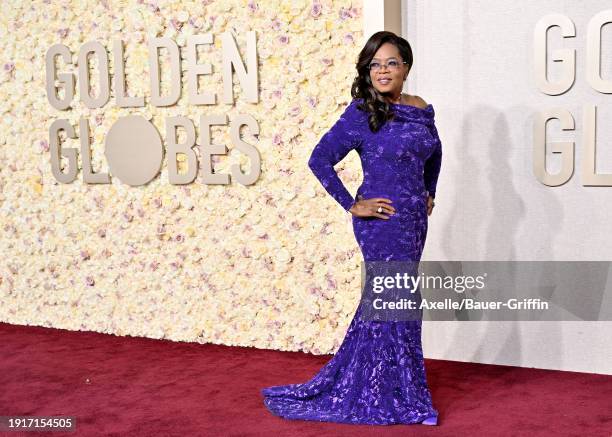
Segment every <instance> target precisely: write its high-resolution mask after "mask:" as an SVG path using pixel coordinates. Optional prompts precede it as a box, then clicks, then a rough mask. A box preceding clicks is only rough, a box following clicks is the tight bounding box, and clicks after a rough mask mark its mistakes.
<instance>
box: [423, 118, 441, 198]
mask: <svg viewBox="0 0 612 437" xmlns="http://www.w3.org/2000/svg"><path fill="white" fill-rule="evenodd" d="M431 133H432V135H433V138H434V141H435V144H436V146H435V148H434V151H433V152H432V154H431V155H430V156H429V158H427V160H426V161H425V167H424V172H423V178H424V181H425V189H426V190H427V192H428V193H429V195H430V196H431V197H434V198H435V197H436V185H437V183H438V175H439V174H440V167H441V164H442V142H441V141H440V137H439V135H438V130H437V129H436V125H435V124H432V125H431Z"/></svg>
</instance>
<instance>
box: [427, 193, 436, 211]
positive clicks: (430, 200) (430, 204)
mask: <svg viewBox="0 0 612 437" xmlns="http://www.w3.org/2000/svg"><path fill="white" fill-rule="evenodd" d="M434 206H435V203H434V198H433V197H431V196H427V215H431V212H432V211H433V209H434Z"/></svg>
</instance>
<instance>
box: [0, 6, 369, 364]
mask: <svg viewBox="0 0 612 437" xmlns="http://www.w3.org/2000/svg"><path fill="white" fill-rule="evenodd" d="M361 11H362V5H361V2H359V1H353V2H350V1H332V0H328V1H325V0H321V1H306V0H293V1H287V2H276V1H253V0H251V1H230V0H223V1H197V2H195V1H146V0H138V1H110V0H108V1H93V0H89V1H78V2H77V1H60V2H50V1H48V0H46V1H43V0H35V1H31V2H11V3H10V4H8V5H4V6H3V8H2V12H1V13H0V45H1V51H2V53H3V57H2V62H3V65H2V69H1V71H0V95H1V96H2V99H0V114H1V115H0V159H1V162H2V165H0V252H1V253H2V261H1V262H0V301H1V303H0V321H3V322H7V323H13V324H22V325H36V326H46V327H55V328H62V329H68V330H83V331H97V332H102V333H112V334H116V335H120V336H144V337H151V338H164V339H169V340H174V341H189V342H200V343H218V344H226V345H241V346H253V347H258V348H273V349H279V350H303V351H307V352H312V353H316V354H322V353H333V352H335V350H336V349H337V347H338V346H339V344H340V342H341V341H342V338H343V336H344V334H345V332H346V328H347V325H348V323H349V322H350V319H351V318H352V315H353V313H354V311H355V309H356V306H357V302H358V300H359V293H360V290H359V287H360V263H361V260H362V258H361V253H360V251H359V248H358V246H357V243H356V242H355V240H354V237H353V234H352V228H351V220H350V215H347V213H346V212H345V211H344V210H342V208H341V207H340V206H339V205H338V204H336V203H335V201H334V200H333V199H332V198H331V197H330V196H329V195H327V193H326V192H325V191H324V189H323V187H322V186H321V185H320V184H319V182H318V181H317V180H316V178H315V177H314V176H313V175H312V173H311V172H310V169H309V168H308V166H307V161H308V158H309V156H310V152H311V150H312V148H313V147H314V145H315V144H316V143H317V141H318V139H319V138H320V137H321V135H322V134H323V133H324V132H325V131H326V130H327V129H329V128H330V127H331V125H332V124H333V123H334V122H335V120H336V119H337V118H338V116H339V115H340V113H341V111H342V109H343V107H344V106H345V105H346V104H348V102H349V101H350V98H351V97H350V85H351V83H352V80H353V77H354V63H355V60H356V58H357V55H358V53H359V50H360V48H361V45H362V37H363V33H362V32H363V31H362V12H361ZM247 31H256V33H257V51H258V57H259V90H260V102H259V103H255V104H253V103H247V102H244V101H241V99H240V97H241V93H240V87H239V85H237V79H235V86H234V88H235V97H236V102H235V104H234V105H227V104H224V103H218V104H217V105H213V106H198V105H191V104H189V102H188V101H187V93H186V92H185V91H184V92H183V94H182V97H181V99H180V100H179V101H178V103H177V104H176V105H174V106H170V107H166V108H157V107H154V106H151V105H149V104H148V103H147V102H148V93H149V86H150V84H149V75H148V52H147V40H148V38H151V37H155V36H167V37H170V38H172V39H173V40H174V41H176V42H177V44H178V45H179V46H181V47H183V46H184V45H185V41H186V38H187V37H188V36H189V35H194V34H200V33H212V34H213V35H214V36H215V43H214V44H213V45H211V46H209V47H207V48H206V47H204V48H203V49H202V51H203V53H204V56H205V58H206V61H208V62H210V63H211V64H212V65H213V73H212V74H211V75H209V76H204V77H202V79H201V81H200V84H201V86H204V87H205V88H206V90H207V91H214V92H216V93H218V95H219V96H220V95H221V93H222V87H221V85H220V83H221V73H220V68H219V66H220V65H221V50H220V38H219V37H218V35H220V34H221V33H223V32H232V33H233V35H234V38H235V40H236V41H237V43H238V45H239V47H241V48H242V47H244V46H245V44H246V43H245V33H246V32H247ZM113 39H121V40H123V41H124V45H125V67H126V82H127V83H128V89H129V94H130V95H137V96H144V97H145V106H144V107H142V108H119V107H117V106H115V105H114V101H113V95H114V90H112V89H111V100H110V101H109V102H108V104H106V105H105V106H104V107H102V108H97V109H88V108H87V107H86V106H85V105H83V104H82V103H81V102H80V101H79V100H78V86H77V94H76V98H75V101H74V102H73V106H72V108H71V109H69V110H66V111H60V110H57V109H54V108H53V107H51V105H49V103H48V101H47V97H46V90H45V53H46V51H47V49H48V48H49V47H50V46H51V45H53V44H56V43H62V44H65V45H66V46H68V47H69V48H70V50H71V52H72V53H73V59H76V56H77V53H78V50H79V48H80V46H81V45H82V44H84V43H85V42H87V41H91V40H96V41H99V42H101V43H102V44H104V45H105V46H106V48H107V50H108V51H109V54H110V52H111V50H112V41H113ZM110 60H111V65H110V68H111V74H112V71H113V60H112V56H111V57H110ZM65 70H66V71H74V72H75V76H76V70H77V67H76V66H74V65H73V66H69V65H68V66H65ZM93 77H94V78H95V77H96V76H95V75H94V76H93ZM94 82H95V81H94ZM217 100H218V101H220V97H218V99H217ZM207 112H214V113H226V114H227V115H228V118H230V119H231V116H232V114H238V113H246V114H250V115H252V116H253V117H254V118H256V119H257V121H258V123H259V127H260V134H259V135H258V138H256V137H254V136H253V135H250V136H249V134H248V133H247V134H246V136H245V138H244V140H245V141H247V142H249V143H251V144H254V145H255V147H257V149H258V150H259V152H260V155H261V175H260V177H259V180H258V181H257V182H256V183H255V184H253V185H250V186H243V185H241V184H239V183H236V182H233V183H232V184H231V185H206V184H204V183H202V182H201V181H200V177H198V178H197V179H196V181H195V182H194V183H192V184H188V185H172V184H170V183H169V181H168V175H167V168H168V165H167V162H166V160H167V159H168V155H167V154H166V155H165V157H164V163H163V165H162V170H161V173H160V174H159V175H158V176H157V178H155V179H154V180H153V181H152V182H150V183H149V184H147V185H144V186H139V187H131V186H128V185H125V184H123V183H121V182H120V181H119V180H118V179H117V178H112V183H111V184H87V183H84V182H83V179H82V174H81V173H82V172H81V171H80V172H79V177H78V178H77V180H76V181H74V182H73V183H70V184H63V183H59V182H58V181H57V180H56V179H55V178H54V176H53V174H52V172H51V167H50V150H49V147H50V146H49V126H50V124H51V123H52V122H53V121H54V120H57V119H60V118H66V119H68V120H69V121H70V123H71V124H72V125H73V126H74V128H75V130H76V131H77V132H78V128H79V118H80V117H85V118H87V120H88V122H89V127H90V135H91V142H92V144H91V153H92V166H93V170H94V171H95V172H108V171H109V170H108V167H107V163H106V162H105V158H104V137H105V134H106V132H107V131H108V129H109V127H110V126H111V125H112V124H113V123H114V121H116V120H117V119H118V118H119V117H121V116H125V115H128V114H141V115H143V116H144V117H145V118H147V119H149V120H150V121H151V123H153V124H154V125H155V126H156V127H157V129H158V130H159V131H160V133H163V129H164V120H165V118H166V117H169V116H173V115H183V116H186V117H188V118H190V119H191V120H193V121H194V124H195V125H196V129H198V122H197V121H198V119H199V116H200V115H201V114H203V113H207ZM211 135H212V138H213V143H215V144H226V145H227V146H228V148H229V149H230V152H229V153H228V155H227V156H221V155H219V156H215V157H214V158H213V162H214V168H215V172H222V173H230V170H229V169H230V166H231V165H232V164H234V163H241V164H242V165H243V168H244V166H245V165H247V166H248V165H249V162H248V161H245V160H244V159H243V158H244V157H243V156H242V155H241V154H240V153H239V152H238V151H236V153H232V143H231V141H230V136H229V129H228V128H227V127H223V126H220V127H215V128H214V129H212V130H211ZM162 138H163V135H162ZM65 141H66V142H65V145H66V146H69V147H79V140H78V139H66V140H65ZM196 153H198V150H197V148H196ZM81 158H82V157H79V162H80V163H81ZM80 165H81V166H82V163H81V164H80ZM184 165H185V162H184V161H183V162H181V163H179V169H181V166H183V167H184ZM336 168H337V170H339V175H340V177H341V178H342V180H343V181H344V182H345V184H346V186H347V188H348V189H349V191H351V192H352V193H355V190H356V188H357V187H358V185H359V183H360V181H361V168H360V165H359V159H358V156H357V155H356V154H354V153H352V154H349V155H348V156H347V158H345V160H344V161H343V162H342V163H340V164H339V165H338V166H337V167H336ZM111 177H112V175H111Z"/></svg>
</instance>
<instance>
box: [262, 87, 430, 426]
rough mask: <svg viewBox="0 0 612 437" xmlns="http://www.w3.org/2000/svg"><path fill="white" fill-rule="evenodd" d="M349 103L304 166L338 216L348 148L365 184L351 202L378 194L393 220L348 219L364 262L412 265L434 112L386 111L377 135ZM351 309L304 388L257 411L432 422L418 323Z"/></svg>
mask: <svg viewBox="0 0 612 437" xmlns="http://www.w3.org/2000/svg"><path fill="white" fill-rule="evenodd" d="M360 103H362V99H355V100H353V101H352V102H351V103H350V104H349V105H348V106H347V107H346V108H345V110H344V113H343V114H342V115H341V116H340V118H339V120H338V121H337V122H336V123H335V124H334V125H333V126H332V128H331V129H330V130H329V131H327V132H326V133H325V134H324V135H323V137H322V138H321V140H320V141H319V143H318V144H317V145H316V147H315V148H314V150H313V152H312V155H311V157H310V160H309V162H308V165H309V167H310V169H311V170H312V172H313V173H314V174H315V176H316V177H317V178H318V179H319V181H320V182H321V184H322V185H323V187H325V189H326V190H327V192H328V193H329V194H330V195H331V196H332V197H333V198H334V199H335V200H336V201H337V202H338V203H339V204H340V205H341V206H342V207H343V208H344V209H345V210H347V211H348V210H349V209H350V207H351V206H352V204H353V203H354V199H353V197H352V196H351V195H350V194H349V192H348V191H347V189H346V187H345V186H344V185H343V183H342V181H341V180H340V178H339V177H338V175H337V173H336V171H335V170H334V165H335V164H337V163H338V162H339V161H341V160H342V159H343V158H344V157H345V156H346V155H347V154H348V153H349V152H350V151H351V150H353V149H355V150H356V151H357V153H358V154H359V156H360V158H361V164H362V167H363V174H364V177H363V182H362V184H361V186H360V187H359V189H358V190H357V196H360V195H361V196H363V197H364V198H370V197H386V198H389V199H391V200H392V201H393V203H392V205H393V206H394V207H395V209H396V213H395V215H392V216H390V219H388V220H384V219H379V218H376V217H368V218H359V217H356V216H353V218H352V220H353V230H354V233H355V238H356V239H357V242H358V244H359V246H360V248H361V251H362V253H363V257H364V260H365V261H370V260H371V261H382V260H389V261H419V260H420V258H421V253H422V250H423V246H424V243H425V237H426V234H427V218H428V216H427V193H428V192H429V194H430V195H432V196H435V190H436V183H437V180H438V174H439V172H440V164H441V159H442V145H441V142H440V139H439V137H438V132H437V130H436V127H435V125H434V108H433V106H432V105H431V104H430V105H428V106H427V107H426V108H424V109H423V108H418V107H416V106H410V105H402V104H391V107H392V110H393V112H394V113H395V118H394V119H393V120H390V121H388V122H387V123H386V124H385V125H384V126H383V127H382V128H381V129H380V130H379V131H378V132H377V133H372V132H371V131H370V129H369V127H368V120H367V114H366V113H365V112H363V111H361V110H360V109H359V108H358V107H357V106H358V105H359V104H360ZM360 313H361V307H360V306H359V307H358V308H357V311H356V312H355V315H354V316H353V319H352V321H351V323H350V325H349V328H348V330H347V333H346V335H345V337H344V340H343V342H342V344H341V345H340V347H339V349H338V351H337V352H336V354H335V355H334V356H333V357H332V358H331V360H330V361H329V362H327V364H325V366H323V368H321V370H320V371H319V372H318V373H317V374H316V375H315V376H314V377H312V378H311V379H310V380H309V381H307V382H304V383H300V384H289V385H280V386H272V387H268V388H264V389H263V390H262V394H263V395H264V404H265V406H266V407H267V408H268V409H269V410H270V411H271V412H272V413H273V414H275V415H277V416H281V417H285V418H287V419H301V420H316V421H330V422H341V423H354V424H377V425H391V424H398V423H406V424H408V423H420V422H422V421H423V420H425V419H428V422H432V421H433V422H434V423H435V422H436V421H437V416H438V411H437V410H436V409H435V408H434V407H433V405H432V398H431V393H430V391H429V387H428V385H427V380H426V375H425V367H424V361H423V350H422V346H421V320H411V321H367V320H362V319H361V318H360Z"/></svg>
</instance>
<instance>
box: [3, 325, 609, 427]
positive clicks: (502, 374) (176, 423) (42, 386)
mask: <svg viewBox="0 0 612 437" xmlns="http://www.w3.org/2000/svg"><path fill="white" fill-rule="evenodd" d="M0 353H1V354H2V355H1V356H2V361H1V364H0V384H1V387H2V389H1V392H0V415H2V416H9V415H49V416H51V415H67V416H76V421H77V425H76V428H77V432H76V433H71V434H68V433H61V432H60V433H58V432H54V433H52V434H50V433H38V432H10V433H5V434H4V435H10V436H17V435H23V436H34V435H53V436H60V435H73V436H74V435H79V436H96V435H105V436H130V437H136V436H156V437H161V436H181V437H182V436H187V437H191V436H249V435H262V436H264V435H265V436H279V437H280V436H300V437H305V436H321V435H332V436H356V435H364V436H386V435H389V436H390V435H397V436H400V435H401V436H411V435H432V436H433V435H436V436H464V435H476V436H493V435H495V436H552V435H555V436H590V437H596V436H602V437H610V436H612V376H605V375H592V374H584V373H575V372H557V371H549V370H537V369H522V368H517V367H509V366H496V365H483V364H468V363H460V362H452V361H439V360H426V366H427V377H428V381H429V385H430V388H431V391H432V395H433V399H434V405H435V406H436V408H437V409H438V410H439V411H440V419H439V426H437V427H427V426H424V425H393V426H387V427H384V426H378V427H376V426H357V425H342V424H331V423H319V422H304V421H289V420H285V419H282V418H278V417H276V416H273V415H271V414H270V413H268V411H267V410H266V409H265V407H264V406H263V403H262V397H261V395H260V389H261V388H262V387H266V386H269V385H279V384H285V383H293V382H302V381H306V380H307V379H308V378H309V377H310V376H312V375H314V374H315V373H316V372H317V370H318V369H319V368H320V367H321V366H322V365H323V364H325V363H326V362H327V361H328V360H329V359H330V358H331V356H329V355H328V356H313V355H308V354H303V353H291V352H277V351H271V350H259V349H254V348H243V347H229V346H221V345H212V344H206V345H201V344H196V343H176V342H172V341H166V340H153V339H146V338H134V337H117V336H114V335H106V334H100V333H94V332H73V331H66V330H60V329H49V328H42V327H28V326H15V325H8V324H5V323H0ZM87 380H89V382H88V381H87Z"/></svg>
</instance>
